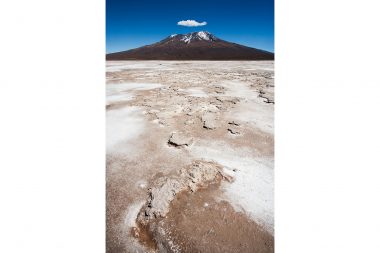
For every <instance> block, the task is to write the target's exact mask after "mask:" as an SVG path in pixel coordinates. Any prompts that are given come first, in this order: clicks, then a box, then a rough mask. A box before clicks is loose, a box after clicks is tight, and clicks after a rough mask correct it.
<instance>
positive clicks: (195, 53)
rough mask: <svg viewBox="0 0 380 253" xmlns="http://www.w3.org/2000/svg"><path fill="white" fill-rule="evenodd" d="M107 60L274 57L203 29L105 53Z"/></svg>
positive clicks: (265, 58)
mask: <svg viewBox="0 0 380 253" xmlns="http://www.w3.org/2000/svg"><path fill="white" fill-rule="evenodd" d="M106 59H107V60H274V53H271V52H268V51H264V50H260V49H256V48H252V47H247V46H243V45H239V44H236V43H232V42H228V41H225V40H222V39H219V38H217V37H216V36H214V35H213V34H211V33H209V32H206V31H200V32H193V33H188V34H173V35H170V36H168V37H166V38H165V39H163V40H161V41H159V42H157V43H154V44H151V45H147V46H143V47H139V48H136V49H131V50H127V51H122V52H116V53H110V54H107V55H106Z"/></svg>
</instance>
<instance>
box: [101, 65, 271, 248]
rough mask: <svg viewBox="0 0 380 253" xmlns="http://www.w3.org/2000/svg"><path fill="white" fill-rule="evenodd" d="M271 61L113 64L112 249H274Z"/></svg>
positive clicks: (109, 191) (109, 127)
mask: <svg viewBox="0 0 380 253" xmlns="http://www.w3.org/2000/svg"><path fill="white" fill-rule="evenodd" d="M273 67H274V64H273V61H116V62H110V61H108V62H107V67H106V69H107V73H106V75H107V84H106V96H107V97H106V101H107V104H106V108H107V112H106V114H107V250H110V251H112V250H120V249H121V250H123V251H126V252H198V251H201V252H218V251H224V252H251V249H252V248H255V249H257V251H260V252H273V249H274V248H273V231H274V228H273V227H274V218H273V205H274V201H273V199H274V196H273V195H274V194H273V188H274V182H273V180H274V168H273V165H274V136H273V135H274V115H273V114H274V79H273V77H274V71H273ZM174 137H175V138H174ZM202 166H203V167H202ZM201 169H202V173H201V174H199V177H198V178H197V181H196V182H197V187H196V188H193V187H194V186H192V185H190V186H189V187H188V186H186V185H183V182H188V181H186V180H185V179H186V178H187V177H189V176H190V177H192V176H193V175H194V173H197V171H198V170H201ZM208 170H209V171H208ZM215 171H216V172H217V174H215ZM210 173H211V174H210ZM213 173H214V174H213ZM210 175H214V176H210ZM215 175H216V176H215ZM167 182H177V183H174V184H173V185H170V187H169V185H167V184H168V183H167ZM185 184H187V183H185ZM173 187H174V188H173ZM166 189H167V191H168V192H166ZM150 191H153V192H158V193H159V194H158V195H155V200H156V202H157V201H158V202H157V203H164V201H169V202H168V203H165V204H164V205H163V206H165V209H166V210H161V211H162V212H164V213H165V215H159V214H157V215H154V216H152V217H146V216H145V215H144V214H145V213H146V212H149V211H153V210H156V209H154V208H157V207H156V206H152V205H154V203H156V202H151V200H149V196H150V195H149V194H152V193H151V192H150ZM171 191H175V192H176V195H175V196H174V197H170V198H168V196H169V195H167V194H169V193H170V194H172V193H171ZM161 198H162V199H161ZM160 201H161V202H160ZM152 203H153V204H152ZM166 206H167V207H166ZM189 219H190V220H191V222H189ZM194 224H195V225H196V228H194V227H193V225H194ZM232 224H234V225H232ZM194 229H195V230H197V231H194ZM210 231H212V232H210ZM242 231H246V232H244V233H243V232H242ZM247 231H249V232H247ZM253 234H254V235H255V236H253ZM194 242H197V243H194Z"/></svg>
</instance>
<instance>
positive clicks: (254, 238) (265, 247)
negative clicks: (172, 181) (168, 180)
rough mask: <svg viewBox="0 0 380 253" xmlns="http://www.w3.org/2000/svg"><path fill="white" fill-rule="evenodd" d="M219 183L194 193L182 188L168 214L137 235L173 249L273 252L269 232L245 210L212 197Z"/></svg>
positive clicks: (152, 245)
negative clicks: (249, 216)
mask: <svg viewBox="0 0 380 253" xmlns="http://www.w3.org/2000/svg"><path fill="white" fill-rule="evenodd" d="M218 186H219V183H215V184H213V185H210V186H209V187H208V188H203V189H201V190H199V191H198V192H197V193H196V194H194V193H190V192H189V191H183V192H181V193H180V194H178V195H177V198H176V199H175V200H174V201H173V202H172V203H171V208H170V212H169V213H168V215H167V217H165V218H160V219H157V220H156V221H154V222H153V223H152V224H149V225H148V226H149V228H146V227H140V228H139V229H137V230H138V231H140V233H139V235H140V236H137V237H138V238H139V240H140V241H141V242H142V243H143V244H144V245H148V246H149V247H150V248H152V249H159V248H161V249H162V248H164V250H166V251H167V252H173V253H174V252H203V253H208V252H210V253H213V252H226V253H227V252H241V253H244V252H247V253H248V252H250V253H252V252H260V253H261V252H262V253H264V252H268V253H269V252H274V238H273V236H272V235H271V234H269V233H268V232H266V231H265V230H264V229H263V228H262V227H261V226H259V225H258V224H257V223H256V222H254V221H252V220H251V219H249V218H248V217H247V216H246V215H245V214H244V213H241V212H236V211H234V209H233V207H232V206H231V205H230V204H229V203H228V202H226V201H216V200H215V198H214V196H215V195H217V194H218ZM141 231H145V232H144V233H142V232H141ZM159 231H161V232H159ZM162 231H164V232H162ZM135 235H136V234H135Z"/></svg>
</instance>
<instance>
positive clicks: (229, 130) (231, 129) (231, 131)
mask: <svg viewBox="0 0 380 253" xmlns="http://www.w3.org/2000/svg"><path fill="white" fill-rule="evenodd" d="M227 130H228V132H230V133H231V134H240V132H239V131H238V130H236V129H234V128H232V127H231V128H228V129H227Z"/></svg>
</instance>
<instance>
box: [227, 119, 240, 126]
mask: <svg viewBox="0 0 380 253" xmlns="http://www.w3.org/2000/svg"><path fill="white" fill-rule="evenodd" d="M228 124H229V125H234V126H240V123H239V122H236V121H235V120H233V121H229V122H228Z"/></svg>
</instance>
